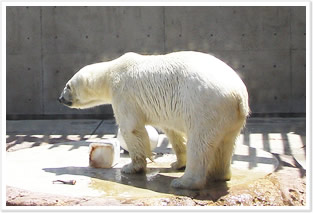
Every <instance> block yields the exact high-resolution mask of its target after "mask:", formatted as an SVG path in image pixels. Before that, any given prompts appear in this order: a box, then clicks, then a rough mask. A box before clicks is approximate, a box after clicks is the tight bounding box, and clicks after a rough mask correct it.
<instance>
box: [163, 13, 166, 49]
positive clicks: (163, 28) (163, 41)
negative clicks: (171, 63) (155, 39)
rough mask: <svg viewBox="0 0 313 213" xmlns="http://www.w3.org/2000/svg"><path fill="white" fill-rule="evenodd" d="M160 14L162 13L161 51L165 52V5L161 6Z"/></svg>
mask: <svg viewBox="0 0 313 213" xmlns="http://www.w3.org/2000/svg"><path fill="white" fill-rule="evenodd" d="M162 13H163V14H162V15H163V53H165V51H166V46H165V45H166V39H165V36H166V32H165V30H166V27H165V7H163V8H162Z"/></svg>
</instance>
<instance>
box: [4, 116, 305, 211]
mask: <svg viewBox="0 0 313 213" xmlns="http://www.w3.org/2000/svg"><path fill="white" fill-rule="evenodd" d="M305 129H306V128H305V118H250V119H249V120H248V122H247V125H246V127H245V129H244V130H243V131H242V134H241V136H240V138H239V141H238V143H237V145H236V149H235V152H234V156H233V159H232V179H231V180H230V181H226V182H212V183H209V184H208V185H207V186H206V187H204V188H203V189H201V190H196V191H195V190H178V189H174V188H171V187H170V182H171V181H172V180H173V179H174V178H177V177H180V176H181V175H183V171H176V170H173V169H171V168H170V164H171V163H172V162H174V161H175V159H176V157H175V155H174V154H173V151H172V149H171V145H170V144H169V143H168V140H167V138H166V137H165V135H164V134H160V137H159V143H158V147H157V148H156V149H155V150H154V153H155V160H154V162H151V161H148V170H147V172H146V173H144V174H136V175H126V174H123V173H121V168H122V166H123V165H125V164H127V163H129V162H130V158H129V155H128V154H127V153H124V152H123V151H122V150H121V158H120V161H119V163H118V164H117V165H115V166H114V167H113V168H111V169H96V168H91V167H89V165H88V164H89V156H88V147H89V144H90V143H92V142H96V141H105V140H110V141H114V140H116V139H115V138H114V137H115V133H116V132H117V127H116V125H115V123H114V120H105V121H102V120H27V121H26V120H23V121H21V120H19V121H7V128H6V130H7V136H6V137H7V146H6V147H7V152H6V158H5V159H6V160H5V166H6V167H5V172H4V175H5V181H6V182H5V183H6V186H7V190H6V203H7V206H12V205H44V206H48V205H61V206H77V205H88V206H100V205H101V206H104V205H105V206H123V205H136V206H141V205H148V206H151V205H152V206H196V205H200V206H212V205H218V206H224V205H227V206H233V205H276V206H283V205H298V206H304V205H306V151H305V150H306V143H305V142H306V134H305ZM54 180H76V184H75V185H67V184H54V183H53V181H54ZM8 208H9V207H8Z"/></svg>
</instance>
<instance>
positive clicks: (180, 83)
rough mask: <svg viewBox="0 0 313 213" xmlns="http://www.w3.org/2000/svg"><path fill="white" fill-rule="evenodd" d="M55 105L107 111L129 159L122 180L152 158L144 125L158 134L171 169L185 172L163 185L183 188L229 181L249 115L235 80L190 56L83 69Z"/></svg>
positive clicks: (217, 65)
mask: <svg viewBox="0 0 313 213" xmlns="http://www.w3.org/2000/svg"><path fill="white" fill-rule="evenodd" d="M59 101H60V102H62V103H63V104H65V105H67V106H69V107H71V108H79V109H83V108H89V107H94V106H97V105H101V104H107V103H111V104H112V107H113V111H114V114H115V118H116V121H117V123H118V124H119V127H120V129H121V133H122V135H123V137H124V139H125V141H126V143H127V146H128V148H129V154H130V157H131V160H132V162H131V163H130V164H128V165H126V166H124V167H123V169H122V172H124V173H136V172H141V171H144V170H145V169H146V164H147V163H146V158H147V157H148V158H149V157H151V155H152V154H151V151H150V147H149V146H150V143H149V139H148V134H147V132H146V130H145V125H152V126H156V127H158V128H161V129H162V130H163V131H164V132H165V134H166V135H167V137H168V139H169V141H170V143H171V144H172V147H173V149H174V151H175V154H176V156H177V161H176V162H175V163H173V164H172V167H173V168H174V169H180V168H183V167H186V169H185V173H184V175H183V176H182V177H180V178H178V179H174V180H173V181H172V183H171V186H172V187H178V188H189V189H199V188H202V187H204V185H205V184H206V182H207V181H208V180H211V181H212V180H229V179H230V177H231V173H230V163H231V157H232V153H233V148H234V144H235V141H236V139H237V137H238V136H239V134H240V131H241V128H242V127H243V126H244V125H245V121H246V117H247V116H248V115H249V106H248V93H247V89H246V87H245V85H244V83H243V82H242V80H241V79H240V77H239V76H238V75H237V74H236V73H235V72H234V71H233V70H232V69H231V68H230V67H229V66H228V65H226V64H225V63H224V62H222V61H221V60H219V59H217V58H215V57H214V56H211V55H208V54H205V53H199V52H191V51H186V52H176V53H170V54H167V55H156V56H144V55H139V54H136V53H126V54H125V55H123V56H121V57H119V58H117V59H115V60H112V61H109V62H102V63H97V64H92V65H88V66H86V67H84V68H82V69H81V70H80V71H79V72H77V73H76V74H75V75H74V76H73V77H72V79H70V80H69V81H68V83H67V84H66V87H65V88H64V90H63V92H62V94H61V96H60V98H59ZM185 138H187V142H186V141H185Z"/></svg>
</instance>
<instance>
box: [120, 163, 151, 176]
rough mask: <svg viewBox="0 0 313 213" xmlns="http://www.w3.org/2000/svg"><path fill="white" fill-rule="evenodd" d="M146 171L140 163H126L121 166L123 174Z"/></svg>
mask: <svg viewBox="0 0 313 213" xmlns="http://www.w3.org/2000/svg"><path fill="white" fill-rule="evenodd" d="M145 171H146V166H142V165H140V164H133V163H130V164H127V165H125V166H123V168H122V172H123V173H125V174H134V173H140V172H145Z"/></svg>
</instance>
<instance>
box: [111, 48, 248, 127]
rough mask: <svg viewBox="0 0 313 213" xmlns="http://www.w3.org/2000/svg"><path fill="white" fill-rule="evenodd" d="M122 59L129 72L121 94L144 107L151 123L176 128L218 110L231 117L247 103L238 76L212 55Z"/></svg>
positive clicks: (125, 77) (142, 108)
mask: <svg viewBox="0 0 313 213" xmlns="http://www.w3.org/2000/svg"><path fill="white" fill-rule="evenodd" d="M123 57H124V59H123ZM123 57H122V58H121V59H122V60H121V61H124V62H123V64H127V68H126V69H124V71H123V72H121V73H120V75H121V76H120V77H119V79H121V80H120V82H119V83H120V85H122V86H120V87H117V88H120V89H121V91H120V92H118V94H119V95H120V97H123V98H124V99H129V102H134V103H133V104H135V105H137V106H138V107H140V110H141V111H142V112H143V113H144V114H145V116H146V119H147V120H149V122H151V123H154V122H155V123H160V122H162V121H163V122H165V123H167V124H169V125H171V123H172V124H173V125H178V124H179V123H184V122H185V121H186V120H188V121H190V119H192V118H198V117H199V116H208V115H209V114H210V113H214V112H217V111H220V110H222V111H225V112H229V113H233V112H231V109H237V108H238V104H240V101H241V102H244V101H245V100H241V99H244V96H246V97H247V91H246V88H245V85H244V84H243V82H242V81H241V79H240V78H239V76H238V75H237V74H236V73H235V72H234V71H233V70H232V69H231V68H230V67H229V66H228V65H226V64H225V63H224V62H222V61H221V60H219V59H217V58H215V57H214V56H211V55H208V54H204V53H198V52H177V53H170V54H167V55H160V56H142V55H138V54H133V53H132V54H128V55H125V56H123ZM244 105H247V103H244ZM247 107H248V106H247ZM247 110H248V109H247ZM244 113H247V112H244ZM225 114H227V113H225ZM225 116H227V115H225ZM202 125H205V124H202Z"/></svg>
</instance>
